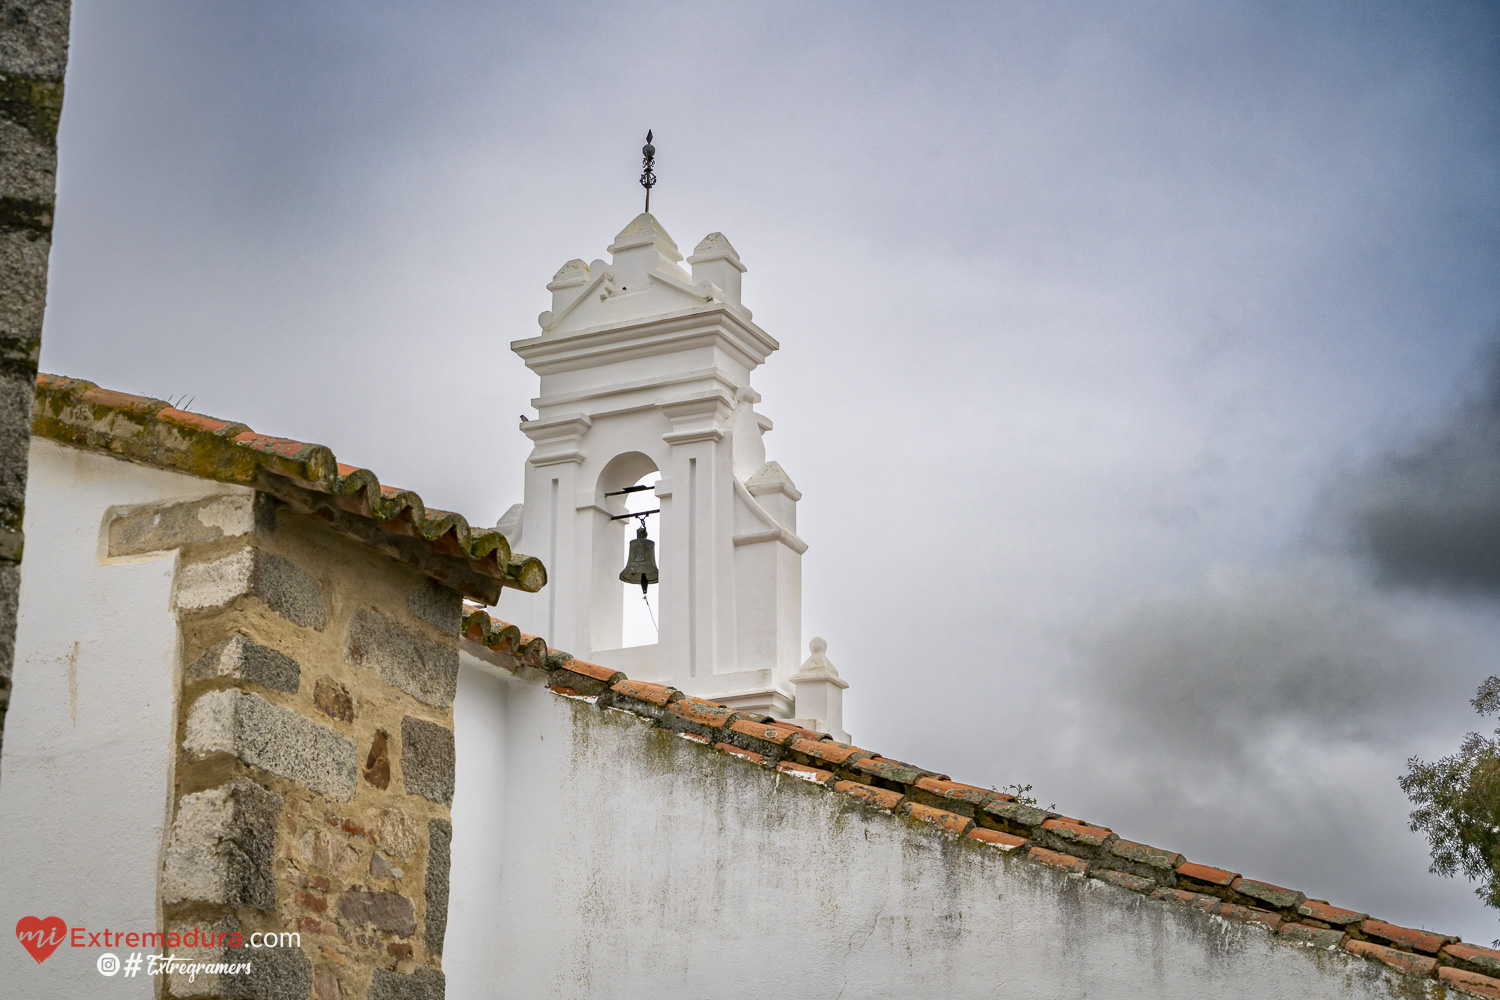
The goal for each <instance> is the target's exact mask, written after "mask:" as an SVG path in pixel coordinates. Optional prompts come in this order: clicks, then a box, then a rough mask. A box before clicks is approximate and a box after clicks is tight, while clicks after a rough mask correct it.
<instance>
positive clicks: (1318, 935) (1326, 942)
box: [1281, 922, 1344, 950]
mask: <svg viewBox="0 0 1500 1000" xmlns="http://www.w3.org/2000/svg"><path fill="white" fill-rule="evenodd" d="M1281 936H1282V937H1284V938H1286V939H1287V940H1289V941H1296V942H1298V943H1300V944H1306V945H1311V946H1313V947H1314V948H1328V949H1330V950H1332V949H1334V948H1337V947H1338V946H1339V945H1341V944H1343V942H1344V932H1343V931H1341V930H1339V929H1338V928H1336V927H1332V928H1330V927H1313V926H1312V925H1310V924H1297V923H1291V922H1287V923H1284V924H1282V925H1281Z"/></svg>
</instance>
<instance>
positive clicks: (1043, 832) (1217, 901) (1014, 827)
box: [464, 609, 1500, 1000]
mask: <svg viewBox="0 0 1500 1000" xmlns="http://www.w3.org/2000/svg"><path fill="white" fill-rule="evenodd" d="M464 637H465V638H468V639H470V640H471V641H475V642H482V643H486V644H491V643H493V644H495V645H497V646H505V645H506V644H508V643H516V642H520V643H521V644H522V645H523V646H525V645H526V644H528V643H534V644H535V646H538V647H542V648H543V649H545V647H544V646H542V644H541V643H540V640H536V639H535V637H532V636H525V635H521V634H520V633H518V632H517V631H516V630H515V629H514V627H513V626H509V625H506V624H505V623H504V622H498V621H494V620H492V619H490V618H489V617H488V615H487V614H486V613H485V612H483V611H482V610H480V609H474V610H472V611H471V612H470V613H469V614H466V615H465V617H464ZM527 648H532V647H527ZM537 663H538V665H540V666H542V667H544V668H546V669H549V670H551V671H552V674H553V677H554V678H556V680H555V681H554V683H553V689H554V690H556V691H557V692H558V693H559V694H564V695H567V696H570V697H574V698H580V699H581V700H583V701H588V702H593V701H596V700H597V702H598V704H599V705H600V706H608V705H609V704H610V702H609V699H610V697H613V696H626V695H628V696H629V697H631V698H634V699H636V700H637V701H638V702H639V703H641V704H650V705H652V706H653V709H655V711H653V712H647V713H638V714H644V715H645V717H646V718H648V719H650V720H651V721H654V722H655V723H656V724H658V725H662V726H665V727H667V728H670V729H674V730H677V731H678V735H680V736H682V737H683V738H684V739H688V740H691V741H693V742H695V743H701V744H705V745H711V746H713V747H714V748H715V749H717V750H720V751H722V752H724V753H727V754H732V755H733V756H736V757H741V758H743V759H745V760H747V761H750V762H752V763H755V764H758V765H763V766H764V765H768V764H770V763H772V762H773V761H776V770H777V771H778V772H780V773H782V774H786V775H789V776H793V777H797V778H800V779H803V780H806V781H810V782H813V783H816V784H820V785H824V786H825V787H828V788H830V789H831V790H834V791H837V792H840V793H841V794H843V795H846V796H848V797H850V798H852V799H856V800H858V801H859V802H861V803H864V804H867V805H871V806H875V807H878V808H881V809H885V810H888V811H900V812H901V813H902V814H904V815H906V816H909V817H911V818H913V819H917V820H921V821H923V822H925V823H928V824H931V825H933V826H936V827H938V828H939V829H940V830H943V831H944V832H946V833H949V834H954V835H958V836H962V837H964V838H965V839H968V840H974V841H977V842H979V843H982V844H986V845H990V846H995V847H999V848H1001V849H1003V850H1006V851H1019V849H1020V848H1023V847H1025V848H1027V850H1026V852H1025V855H1024V857H1025V858H1027V859H1029V860H1031V861H1034V862H1037V863H1038V864H1042V865H1046V866H1048V867H1051V868H1055V869H1059V870H1061V871H1064V872H1068V873H1072V874H1089V875H1091V876H1092V877H1094V878H1096V879H1099V880H1101V881H1105V882H1109V883H1111V884H1113V885H1116V886H1120V887H1122V888H1126V889H1130V890H1132V891H1134V892H1140V893H1147V894H1149V895H1150V897H1151V898H1152V899H1156V900H1161V901H1165V902H1169V903H1173V904H1176V905H1183V906H1187V907H1190V908H1192V909H1195V910H1199V911H1201V912H1203V913H1207V914H1211V915H1213V916H1217V917H1223V918H1226V919H1230V920H1238V921H1244V922H1248V923H1257V924H1261V925H1263V926H1264V927H1266V928H1267V929H1269V930H1271V931H1272V932H1275V933H1276V934H1277V938H1278V939H1279V940H1281V941H1284V942H1286V943H1287V944H1288V945H1289V946H1291V945H1296V946H1301V947H1316V948H1324V949H1333V948H1338V947H1342V948H1343V949H1344V950H1345V951H1347V952H1348V953H1350V954H1353V955H1358V956H1362V957H1365V958H1370V959H1374V960H1377V961H1380V962H1384V963H1385V964H1386V965H1387V966H1390V967H1391V968H1393V969H1396V970H1399V971H1400V972H1403V973H1405V974H1407V975H1412V976H1418V977H1425V978H1427V979H1428V980H1429V982H1430V981H1431V980H1432V979H1433V978H1434V977H1436V978H1438V979H1441V981H1442V982H1443V983H1444V984H1445V985H1447V986H1450V987H1452V988H1454V989H1459V990H1466V991H1468V992H1471V993H1473V994H1475V995H1478V996H1484V997H1494V998H1496V1000H1500V992H1496V991H1497V990H1500V951H1496V950H1492V949H1489V948H1480V947H1477V946H1475V945H1470V944H1464V943H1462V942H1455V941H1454V939H1453V938H1452V937H1448V936H1445V935H1441V934H1435V933H1433V932H1430V931H1422V930H1415V929H1412V928H1408V927H1401V926H1399V925H1396V924H1389V923H1386V922H1385V921H1380V920H1371V919H1370V918H1369V917H1368V916H1367V915H1366V914H1364V913H1361V912H1359V911H1357V910H1349V909H1344V908H1342V907H1338V906H1334V905H1332V904H1330V903H1327V902H1325V901H1323V900H1313V899H1307V898H1305V897H1304V895H1303V894H1302V893H1301V892H1299V891H1297V890H1295V889H1286V888H1283V887H1282V886H1278V885H1273V884H1271V883H1269V882H1261V881H1258V880H1255V879H1246V878H1242V877H1240V876H1239V875H1238V874H1237V873H1235V872H1231V871H1227V870H1225V869H1222V868H1214V867H1211V866H1209V865H1201V864H1196V863H1194V862H1190V861H1187V860H1185V859H1184V858H1183V857H1182V855H1181V854H1178V853H1177V852H1175V851H1169V850H1165V849H1162V848H1158V847H1152V846H1150V845H1147V844H1141V843H1137V842H1135V841H1130V840H1121V839H1119V838H1118V837H1117V836H1116V835H1115V834H1114V832H1113V831H1112V830H1110V829H1109V828H1108V827H1102V826H1097V825H1095V824H1092V823H1086V822H1084V821H1083V820H1080V819H1076V818H1074V817H1071V816H1059V815H1057V814H1056V813H1053V812H1048V811H1046V810H1043V809H1038V808H1036V807H1035V806H1034V805H1031V804H1028V803H1025V802H1020V801H1017V800H1016V799H1015V798H1014V797H1013V796H1010V795H1005V794H1002V793H999V792H995V791H992V790H989V789H983V788H980V787H979V786H977V785H965V784H962V783H960V782H955V781H952V780H950V779H949V778H948V776H947V775H942V774H937V773H935V772H932V771H927V770H924V769H923V768H920V767H916V766H914V765H911V764H907V763H905V762H903V761H898V760H894V759H892V758H889V757H882V756H880V755H878V754H876V753H874V752H873V751H870V750H863V749H861V748H859V747H855V746H851V745H849V744H846V743H836V742H834V741H833V740H830V739H826V738H822V737H823V734H818V733H811V732H809V731H808V730H804V729H800V728H798V727H796V726H793V725H791V724H790V723H785V722H778V721H775V720H770V721H762V720H767V719H768V717H766V716H752V715H748V714H746V713H740V712H736V711H734V710H732V709H730V708H729V707H727V706H725V705H722V704H719V703H716V702H711V701H705V700H702V699H697V698H691V697H688V696H686V695H683V694H682V692H679V691H676V689H674V688H668V687H665V686H663V685H657V684H650V683H646V682H642V681H632V680H628V679H625V678H624V677H623V675H620V676H619V677H617V678H616V679H615V680H614V681H613V686H612V687H611V688H607V689H604V691H605V694H604V695H603V696H601V697H600V698H598V699H594V698H589V697H585V696H584V695H582V694H580V691H581V690H582V689H581V688H579V687H575V686H574V685H575V684H581V683H584V682H587V683H588V684H593V685H599V684H601V683H602V681H601V680H600V675H607V676H610V677H613V676H614V674H613V672H609V671H607V670H606V668H601V667H597V666H595V665H591V664H580V661H577V660H574V659H573V658H572V657H571V656H569V655H568V654H566V653H561V652H558V651H556V650H552V651H547V652H546V655H545V656H539V657H537ZM580 666H581V667H582V668H583V672H582V673H579V672H575V671H576V670H577V669H578V668H579V667H580ZM590 668H591V669H590ZM664 698H665V699H668V700H666V701H663V699H664ZM663 705H665V710H661V709H662V706H663ZM731 739H732V741H733V742H731ZM747 743H749V744H751V745H750V746H748V747H747V746H746V745H745V744H747ZM784 755H792V756H794V757H796V758H799V759H780V760H778V758H779V757H781V756H784ZM809 761H811V762H812V763H809ZM819 765H822V766H819ZM938 803H941V805H940V804H938ZM945 805H946V806H951V808H944V806H945ZM971 810H972V811H973V813H974V818H973V819H971V818H970V817H969V816H968V815H967V813H968V812H969V811H971ZM976 820H978V821H979V823H980V824H981V825H978V826H976V825H975V821H976ZM997 827H998V828H997ZM1023 833H1024V834H1026V836H1022V835H1020V834H1023ZM1028 837H1035V838H1037V839H1038V840H1041V841H1043V843H1034V842H1032V841H1031V840H1028ZM1044 844H1045V845H1047V846H1044ZM1054 847H1058V848H1061V849H1058V850H1054V849H1052V848H1054ZM1078 853H1082V854H1086V855H1087V857H1078V856H1076V855H1077V854H1078ZM1090 859H1094V860H1096V861H1097V862H1098V864H1099V867H1097V868H1096V867H1093V866H1092V865H1091V864H1090ZM1122 865H1124V866H1126V867H1127V868H1129V870H1126V871H1120V870H1115V869H1117V868H1119V867H1120V866H1122ZM1173 876H1175V877H1176V878H1177V879H1178V880H1179V884H1178V887H1176V888H1173V887H1170V886H1162V885H1160V884H1159V881H1161V880H1166V881H1170V880H1171V878H1172V877H1173ZM1195 887H1196V888H1200V889H1203V890H1204V891H1202V892H1195V891H1190V890H1192V889H1194V888H1195ZM1246 900H1254V901H1256V902H1260V903H1264V904H1266V905H1268V906H1270V907H1274V908H1275V909H1274V910H1272V909H1262V908H1261V907H1259V906H1247V905H1244V903H1245V901H1246ZM1278 911H1279V912H1278ZM1293 914H1295V915H1296V916H1295V918H1294V919H1288V918H1289V917H1292V916H1293ZM1325 924H1331V925H1333V926H1331V927H1327V926H1323V925H1325ZM1345 927H1350V928H1351V929H1354V930H1355V931H1356V932H1357V933H1359V934H1365V935H1368V936H1370V937H1372V938H1378V939H1379V941H1374V940H1371V941H1366V940H1358V939H1353V938H1350V937H1349V935H1348V934H1347V933H1346V931H1345ZM1381 941H1387V942H1391V943H1392V944H1393V945H1395V946H1394V947H1393V946H1391V945H1388V944H1382V943H1380V942H1381ZM1407 948H1414V949H1417V951H1415V952H1414V951H1410V950H1404V949H1407ZM1422 951H1425V952H1428V954H1419V953H1417V952H1422ZM1438 953H1440V954H1441V957H1442V960H1443V961H1445V962H1452V963H1455V964H1453V965H1443V966H1441V967H1439V964H1438V959H1436V958H1434V957H1432V956H1433V955H1434V954H1438ZM1486 973H1492V974H1493V976H1491V975H1486ZM1486 991H1490V992H1486Z"/></svg>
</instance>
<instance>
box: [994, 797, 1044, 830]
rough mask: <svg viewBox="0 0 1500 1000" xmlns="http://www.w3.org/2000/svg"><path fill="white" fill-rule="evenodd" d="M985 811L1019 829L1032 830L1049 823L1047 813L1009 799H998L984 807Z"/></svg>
mask: <svg viewBox="0 0 1500 1000" xmlns="http://www.w3.org/2000/svg"><path fill="white" fill-rule="evenodd" d="M984 811H985V812H986V813H989V814H990V815H992V816H995V817H998V818H999V819H1002V820H1004V821H1006V822H1007V823H1011V824H1013V825H1015V826H1017V827H1021V828H1023V829H1026V830H1028V831H1029V830H1031V829H1032V828H1034V827H1038V826H1041V825H1042V824H1043V823H1045V822H1046V821H1047V816H1048V814H1047V812H1046V811H1045V810H1042V809H1038V808H1036V807H1035V806H1028V805H1025V804H1023V803H1020V802H1016V801H1014V800H1011V799H1008V798H1000V799H996V800H995V801H994V802H991V803H990V804H989V805H987V806H985V807H984Z"/></svg>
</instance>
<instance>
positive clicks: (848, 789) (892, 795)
mask: <svg viewBox="0 0 1500 1000" xmlns="http://www.w3.org/2000/svg"><path fill="white" fill-rule="evenodd" d="M833 787H834V790H835V791H840V792H843V793H844V794H845V795H852V796H854V797H855V798H856V799H859V800H860V801H861V802H868V803H870V804H871V805H874V806H879V807H880V808H882V809H894V808H896V807H897V806H898V805H900V804H901V800H902V799H903V798H905V796H904V795H902V794H901V793H900V792H893V791H891V790H890V789H889V788H880V787H878V786H876V785H862V784H860V783H859V782H857V781H836V782H834V784H833Z"/></svg>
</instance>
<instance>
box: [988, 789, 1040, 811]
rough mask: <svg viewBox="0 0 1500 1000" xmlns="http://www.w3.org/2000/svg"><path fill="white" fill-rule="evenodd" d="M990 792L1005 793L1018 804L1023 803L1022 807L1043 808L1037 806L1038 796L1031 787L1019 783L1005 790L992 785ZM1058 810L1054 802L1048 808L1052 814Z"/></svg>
mask: <svg viewBox="0 0 1500 1000" xmlns="http://www.w3.org/2000/svg"><path fill="white" fill-rule="evenodd" d="M990 791H992V792H1003V793H1004V794H1006V795H1009V796H1010V797H1011V798H1013V799H1015V800H1016V801H1017V802H1019V803H1021V805H1023V806H1034V807H1036V808H1041V807H1040V806H1039V805H1037V798H1036V796H1035V795H1032V794H1031V786H1030V785H1022V784H1020V783H1019V782H1013V783H1011V784H1009V785H1006V786H1005V787H1003V788H996V787H995V786H994V785H991V786H990ZM1056 808H1057V803H1056V802H1054V803H1052V804H1051V805H1050V806H1048V807H1047V811H1048V812H1052V811H1053V810H1054V809H1056Z"/></svg>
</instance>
